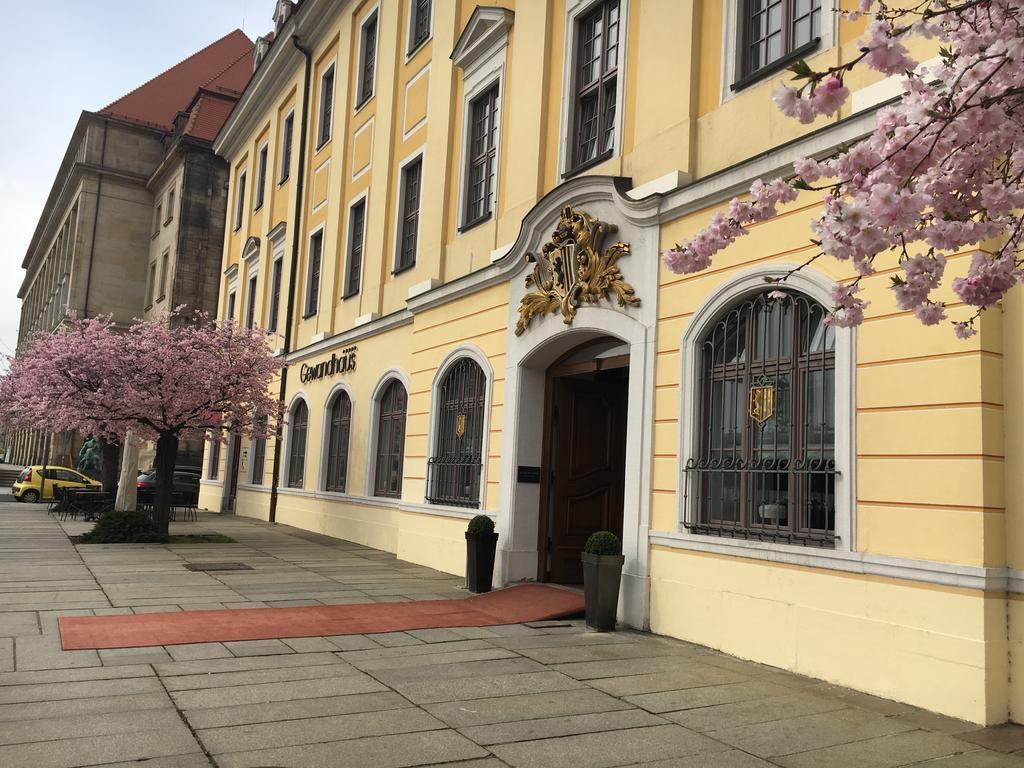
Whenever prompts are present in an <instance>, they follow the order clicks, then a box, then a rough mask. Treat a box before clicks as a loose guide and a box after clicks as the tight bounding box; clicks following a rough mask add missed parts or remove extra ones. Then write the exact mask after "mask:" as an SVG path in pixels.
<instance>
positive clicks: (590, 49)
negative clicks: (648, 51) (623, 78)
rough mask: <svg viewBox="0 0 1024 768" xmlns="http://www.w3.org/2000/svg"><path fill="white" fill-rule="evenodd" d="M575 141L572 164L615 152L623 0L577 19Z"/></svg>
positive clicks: (582, 164)
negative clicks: (620, 12)
mask: <svg viewBox="0 0 1024 768" xmlns="http://www.w3.org/2000/svg"><path fill="white" fill-rule="evenodd" d="M575 53H576V61H575V64H576V67H575V72H574V78H575V82H574V86H573V89H574V91H575V93H574V95H573V116H574V117H573V143H572V150H571V151H572V159H571V161H570V167H571V169H572V170H573V171H576V170H581V169H582V168H583V167H585V166H587V165H591V164H593V163H596V162H598V161H600V160H603V159H604V158H606V157H608V156H610V155H611V153H612V150H613V149H614V147H615V105H616V101H617V87H618V85H617V83H618V68H619V0H606V1H605V2H603V3H599V4H598V5H597V6H596V7H595V8H593V9H592V10H591V11H590V12H588V13H587V14H586V15H585V16H583V17H582V18H581V19H580V20H579V21H577V22H576V47H575Z"/></svg>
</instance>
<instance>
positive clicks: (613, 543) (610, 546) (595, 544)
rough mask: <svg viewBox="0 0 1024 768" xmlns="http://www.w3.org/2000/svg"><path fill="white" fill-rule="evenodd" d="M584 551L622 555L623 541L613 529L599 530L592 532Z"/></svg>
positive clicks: (589, 553) (594, 553)
mask: <svg viewBox="0 0 1024 768" xmlns="http://www.w3.org/2000/svg"><path fill="white" fill-rule="evenodd" d="M583 551H584V552H586V553H587V554H588V555H621V554H622V542H621V541H619V537H618V536H616V535H615V534H614V533H612V532H611V531H598V532H597V533H592V534H590V538H589V539H587V543H586V544H585V545H584V547H583Z"/></svg>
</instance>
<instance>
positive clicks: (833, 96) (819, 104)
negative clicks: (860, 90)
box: [811, 75, 850, 115]
mask: <svg viewBox="0 0 1024 768" xmlns="http://www.w3.org/2000/svg"><path fill="white" fill-rule="evenodd" d="M849 96H850V89H849V88H847V87H846V86H845V85H843V81H842V80H840V79H839V78H838V77H836V76H835V75H832V76H830V77H828V78H826V79H825V81H824V82H823V83H822V84H821V85H819V86H818V87H817V88H815V89H814V93H813V94H811V103H812V105H813V107H814V110H815V112H817V113H818V114H822V115H831V114H834V113H835V112H836V111H838V110H839V108H840V107H841V106H842V105H843V103H844V102H845V101H846V100H847V99H848V98H849Z"/></svg>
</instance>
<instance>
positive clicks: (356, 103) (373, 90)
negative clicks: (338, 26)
mask: <svg viewBox="0 0 1024 768" xmlns="http://www.w3.org/2000/svg"><path fill="white" fill-rule="evenodd" d="M371 19H373V20H374V24H376V25H377V40H376V43H375V44H374V46H373V84H372V85H371V86H370V93H369V94H368V95H367V96H366V97H365V98H361V96H362V94H360V93H359V87H360V85H361V84H362V81H363V65H364V64H365V59H364V58H363V57H364V55H365V53H366V52H365V51H364V50H363V38H364V36H365V35H364V32H365V30H366V25H367V24H368V23H369V22H370V20H371ZM379 69H380V3H377V4H376V5H374V6H373V7H372V8H370V10H368V11H367V12H366V13H364V14H363V17H362V18H361V19H360V20H359V55H358V56H357V57H356V81H355V83H354V86H355V87H354V88H353V89H352V109H353V111H355V112H357V113H358V112H359V111H361V110H362V108H363V107H365V106H366V105H367V104H369V103H370V102H371V101H373V97H374V96H376V95H377V74H378V70H379Z"/></svg>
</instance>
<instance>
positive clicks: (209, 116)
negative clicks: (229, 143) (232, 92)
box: [182, 92, 238, 142]
mask: <svg viewBox="0 0 1024 768" xmlns="http://www.w3.org/2000/svg"><path fill="white" fill-rule="evenodd" d="M237 100H238V97H237V96H232V97H230V98H223V97H220V96H216V95H214V94H211V93H206V92H200V94H199V97H198V98H197V99H196V101H195V103H194V104H193V105H192V108H191V110H190V111H189V117H188V122H187V123H186V124H185V127H184V129H183V130H182V133H183V134H184V135H186V136H192V137H193V138H196V139H203V140H204V141H210V142H212V141H213V140H214V139H215V138H217V133H218V132H219V131H220V129H221V126H222V125H224V121H225V120H227V119H228V115H230V114H231V110H232V109H234V106H235V102H236V101H237Z"/></svg>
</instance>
